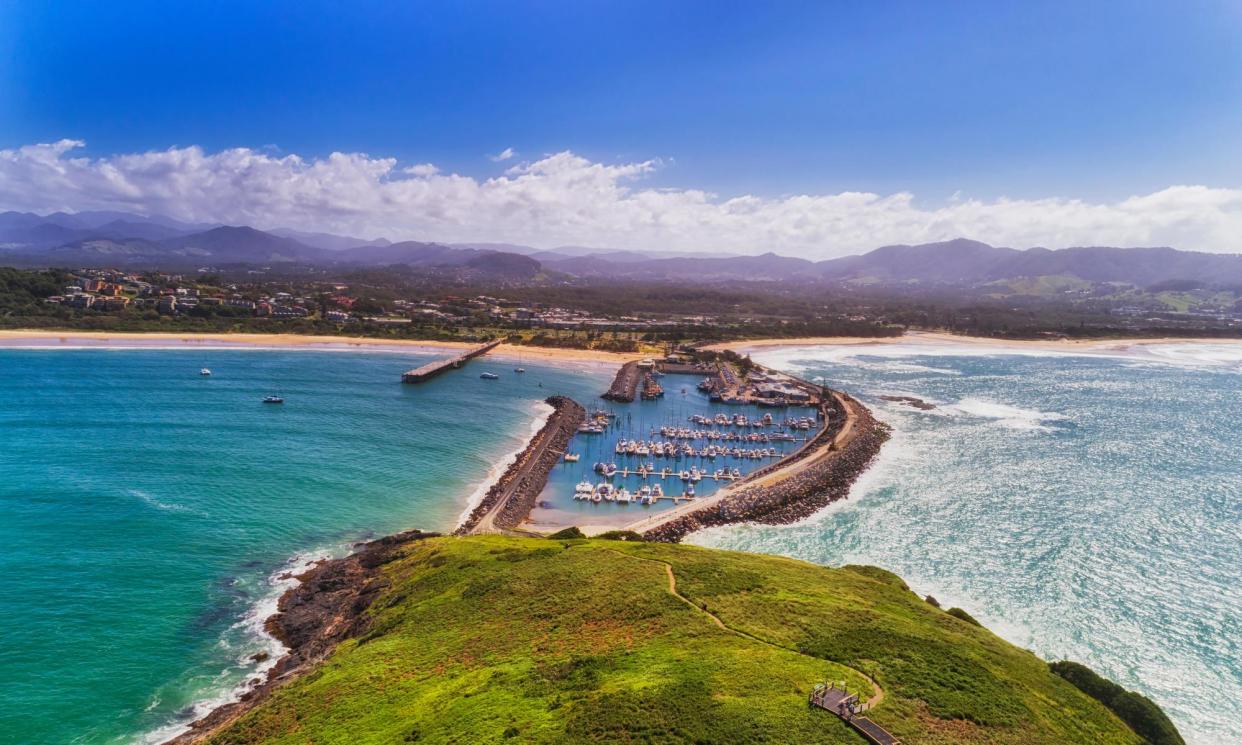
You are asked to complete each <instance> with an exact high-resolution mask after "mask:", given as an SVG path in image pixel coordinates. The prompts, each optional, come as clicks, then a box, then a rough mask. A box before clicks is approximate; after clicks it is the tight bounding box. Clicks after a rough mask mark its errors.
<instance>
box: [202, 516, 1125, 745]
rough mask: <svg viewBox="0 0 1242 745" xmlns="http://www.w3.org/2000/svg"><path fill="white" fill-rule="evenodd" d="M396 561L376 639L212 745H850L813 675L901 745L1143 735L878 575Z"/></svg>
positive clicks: (600, 557)
mask: <svg viewBox="0 0 1242 745" xmlns="http://www.w3.org/2000/svg"><path fill="white" fill-rule="evenodd" d="M403 552H404V554H403V557H402V558H401V559H399V560H397V561H394V562H392V563H391V564H388V565H386V566H385V568H384V570H383V572H384V579H385V581H386V582H387V583H388V584H387V587H386V589H385V590H384V591H383V593H382V594H381V596H380V597H379V598H378V599H377V600H376V601H375V603H374V604H373V605H372V606H371V609H370V610H369V611H368V612H369V613H370V614H371V615H372V616H373V623H372V627H371V629H370V631H369V633H367V634H366V635H365V636H363V637H362V638H360V639H355V640H350V641H347V642H345V643H343V644H342V645H341V646H339V647H338V648H337V650H336V651H335V653H334V654H333V655H332V656H331V657H330V658H329V659H328V660H327V661H326V662H325V663H324V664H322V665H321V666H320V667H319V668H317V669H316V670H315V671H313V672H311V673H310V674H308V675H306V676H304V677H303V678H301V679H299V680H296V681H294V682H293V683H291V684H289V685H286V686H284V687H282V688H280V689H278V690H277V691H276V692H275V693H274V694H273V695H272V696H271V697H270V698H269V699H268V700H267V701H265V702H263V703H262V704H261V705H260V706H258V707H257V708H256V709H254V710H253V711H251V712H249V713H248V714H247V715H245V716H244V717H242V718H241V719H240V720H239V721H237V722H235V723H234V724H233V725H232V726H231V727H230V728H228V729H227V730H225V731H224V732H222V733H219V734H218V735H217V736H216V737H215V738H213V740H212V742H215V743H312V742H313V743H401V742H425V743H450V742H453V743H503V742H523V743H526V742H558V743H559V742H570V743H575V742H582V743H587V742H609V743H611V742H625V743H666V742H692V743H761V742H767V743H783V742H789V743H861V742H863V740H862V739H861V737H859V736H858V735H857V734H855V733H854V732H853V730H851V729H849V728H848V727H847V726H846V725H845V724H843V723H842V722H840V721H839V720H838V719H837V718H836V717H834V716H833V715H831V714H829V713H827V712H824V711H818V710H811V709H809V708H808V707H807V704H806V696H807V693H808V692H809V690H810V689H811V687H812V686H813V685H814V683H816V682H817V681H823V680H826V679H828V680H837V681H845V682H846V684H847V685H848V686H849V687H850V688H851V689H852V690H856V691H862V692H867V693H866V694H865V695H870V691H872V686H871V683H870V681H869V680H868V679H867V678H866V677H865V676H864V675H863V674H862V673H861V672H859V671H863V672H865V673H867V674H868V675H870V676H872V677H874V678H875V680H876V681H878V682H879V684H880V685H881V686H882V687H883V688H884V689H885V693H886V696H885V698H884V700H883V702H882V703H881V704H880V705H879V706H878V707H877V708H876V709H875V710H874V711H873V712H872V713H871V716H872V717H873V718H874V719H875V720H876V721H877V722H879V723H880V724H881V725H883V726H884V727H886V728H888V729H889V730H890V731H892V732H893V733H894V734H896V735H897V736H899V737H901V738H902V739H904V740H905V742H906V743H908V744H909V743H927V742H930V743H972V742H973V743H984V742H986V743H1073V742H1083V743H1092V744H1093V745H1094V744H1095V743H1103V742H1107V743H1138V742H1140V740H1139V739H1138V738H1137V737H1136V736H1135V735H1134V734H1133V733H1132V732H1131V731H1130V730H1129V729H1127V728H1126V727H1125V725H1124V724H1122V722H1121V721H1120V720H1119V719H1117V717H1115V716H1114V715H1113V714H1111V713H1110V712H1109V711H1108V710H1107V709H1106V708H1105V707H1104V706H1103V705H1101V704H1100V703H1098V702H1097V701H1095V700H1094V699H1092V698H1090V697H1089V696H1087V695H1086V694H1084V693H1082V692H1081V691H1079V690H1078V689H1077V688H1075V687H1074V686H1073V685H1071V684H1070V683H1069V682H1067V681H1065V680H1063V679H1062V678H1061V677H1059V676H1057V675H1055V674H1053V673H1052V672H1051V671H1050V670H1049V669H1048V666H1047V664H1046V663H1045V662H1043V661H1042V660H1040V659H1038V658H1037V657H1035V656H1034V655H1033V654H1031V653H1029V652H1026V651H1023V650H1020V649H1017V648H1016V647H1014V646H1012V645H1010V644H1008V643H1007V642H1004V641H1003V640H1001V639H1000V638H998V637H996V636H995V635H993V634H991V633H990V632H988V631H987V630H986V629H983V628H980V627H978V626H975V625H972V624H970V623H967V622H965V621H963V620H960V619H958V618H955V617H954V616H951V615H949V614H948V613H946V612H944V611H941V610H939V609H937V608H934V607H932V606H931V605H929V604H928V603H926V602H924V601H923V600H921V599H920V598H918V597H917V596H915V595H914V593H912V592H910V591H909V590H908V589H906V587H905V585H904V584H903V583H902V582H901V580H900V579H898V578H897V577H895V576H894V575H892V574H889V573H887V572H884V571H882V570H879V569H875V568H872V567H847V568H842V569H828V568H824V567H817V566H813V565H810V564H805V563H802V562H798V561H793V560H789V559H783V558H778V557H768V556H755V555H750V554H739V553H732V552H723V551H713V550H708V549H701V548H696V547H693V546H681V545H667V544H651V543H633V542H628V541H600V540H576V539H575V540H561V541H552V540H544V539H521V538H501V537H472V538H437V539H429V540H425V541H421V542H416V543H413V544H411V545H409V546H408V547H406V548H404V549H403ZM665 565H668V566H671V567H672V568H673V571H674V574H675V577H676V580H677V589H678V591H679V593H680V594H681V595H683V596H684V597H685V598H686V599H687V600H688V601H690V603H693V605H694V606H698V607H697V608H696V607H692V606H691V605H690V604H688V603H686V602H683V600H682V599H680V598H678V597H676V596H674V595H672V594H670V593H669V591H668V576H667V569H666V566H665ZM703 609H705V610H706V611H708V612H710V613H711V614H714V615H715V616H717V617H718V618H719V619H721V621H722V622H723V623H724V624H725V625H726V626H727V627H729V628H725V629H722V628H719V627H718V626H717V625H716V624H715V622H714V621H713V620H712V618H711V616H709V615H708V613H705V612H704V611H703ZM730 629H735V630H736V631H733V630H730ZM738 632H740V633H738Z"/></svg>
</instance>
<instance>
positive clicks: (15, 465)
mask: <svg viewBox="0 0 1242 745" xmlns="http://www.w3.org/2000/svg"><path fill="white" fill-rule="evenodd" d="M431 357H432V355H419V354H409V353H359V352H301V351H288V350H285V351H272V350H245V351H241V350H98V349H95V350H80V351H73V350H55V351H41V350H0V372H2V374H0V547H2V549H0V573H2V574H3V576H4V578H5V581H4V582H3V583H0V680H4V681H5V686H6V689H5V697H4V700H5V706H3V707H0V742H12V743H64V742H82V743H101V742H130V741H133V740H134V739H138V738H140V737H141V736H142V735H143V733H147V736H148V737H149V738H151V739H158V737H159V736H160V735H163V734H167V733H169V732H170V731H172V730H170V729H169V726H170V725H175V724H176V723H178V722H184V721H186V720H187V719H189V718H190V717H192V715H193V713H194V710H193V709H191V708H190V707H193V705H194V704H196V703H198V704H199V706H198V709H197V710H198V711H202V710H203V708H205V703H206V702H208V701H210V700H213V699H216V700H218V698H219V697H220V696H221V695H223V694H225V693H227V692H228V691H230V690H231V689H232V688H233V687H234V686H236V685H237V684H238V683H241V682H243V681H245V680H247V679H248V678H253V677H255V676H256V675H258V674H259V673H261V672H262V670H263V668H264V665H263V664H260V663H257V662H255V661H253V660H250V659H248V658H249V656H250V655H253V654H255V653H258V652H263V651H267V652H269V653H275V652H278V651H279V650H278V648H277V647H276V645H275V644H274V642H273V641H272V640H271V639H268V638H265V637H264V636H263V635H262V634H261V633H259V631H260V628H261V622H262V619H263V618H264V617H266V615H268V614H269V613H270V612H271V610H272V608H274V603H275V598H276V597H277V596H278V595H279V592H280V590H281V588H282V587H284V586H287V585H288V584H289V581H288V580H287V579H286V580H281V579H280V577H281V576H282V575H283V574H284V573H285V572H287V571H288V570H289V569H291V568H292V567H294V566H296V565H298V564H304V563H305V562H306V561H308V560H310V559H312V558H314V557H316V556H322V555H326V554H339V553H343V552H344V551H346V550H347V549H348V546H349V545H350V543H351V542H352V541H356V540H359V539H362V538H366V537H369V536H376V535H383V534H387V533H391V532H395V531H398V530H403V529H407V528H412V527H418V528H423V529H430V530H447V529H451V528H452V526H453V525H454V524H455V523H456V522H457V519H458V517H459V515H460V514H461V512H462V511H463V509H464V507H465V500H466V498H467V497H468V495H470V494H471V492H472V491H475V488H476V486H477V485H478V484H479V483H480V482H481V481H482V480H483V479H484V478H485V476H486V475H487V474H488V472H489V471H490V470H494V469H496V468H498V467H500V468H502V467H503V465H504V461H505V456H506V455H507V454H509V453H511V452H513V451H515V450H517V449H520V448H521V447H522V446H523V445H524V444H525V440H526V438H527V437H528V436H529V433H530V429H531V426H532V424H534V423H535V422H536V415H537V413H538V411H539V408H540V407H541V404H540V403H539V402H540V401H541V400H542V399H543V398H545V397H546V396H549V395H551V394H553V393H566V394H569V395H571V396H574V397H576V398H578V400H588V399H590V398H592V397H593V396H595V395H597V394H598V392H599V391H601V390H603V389H604V387H606V385H607V381H608V380H609V379H610V377H611V374H612V370H611V369H608V368H606V367H601V366H577V367H568V368H566V367H561V368H551V367H545V366H540V365H536V364H533V363H526V367H527V370H528V372H527V373H525V374H524V375H516V374H513V373H512V372H511V368H512V364H511V363H505V362H503V361H501V360H492V359H484V360H480V361H476V362H474V363H471V365H470V366H469V367H467V368H466V369H464V370H461V371H458V372H453V373H450V374H447V375H445V376H443V377H440V378H437V379H436V380H434V381H431V382H428V383H425V384H421V385H417V386H403V385H401V384H400V382H399V380H400V373H401V371H402V370H405V369H408V368H410V367H413V366H415V365H416V364H419V363H421V362H422V361H425V360H427V359H430V358H431ZM204 366H206V367H210V368H211V370H212V371H213V373H214V374H213V375H212V376H210V377H200V376H199V374H198V372H199V368H201V367H204ZM484 370H494V371H496V372H497V373H500V375H501V379H500V380H496V381H484V380H480V379H479V377H478V373H479V372H482V371H484ZM540 383H542V384H543V387H542V388H540V387H539V384H540ZM269 393H280V394H282V395H283V396H284V397H285V400H286V403H285V404H284V405H279V406H277V405H264V404H262V403H260V399H261V398H262V397H263V396H264V395H267V394H269ZM543 408H546V407H543ZM266 664H270V662H269V663H266Z"/></svg>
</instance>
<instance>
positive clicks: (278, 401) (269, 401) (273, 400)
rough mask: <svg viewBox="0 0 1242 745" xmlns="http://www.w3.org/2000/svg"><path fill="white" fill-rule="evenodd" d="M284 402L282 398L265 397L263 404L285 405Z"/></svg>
mask: <svg viewBox="0 0 1242 745" xmlns="http://www.w3.org/2000/svg"><path fill="white" fill-rule="evenodd" d="M284 402H285V400H284V399H283V398H281V397H280V396H264V397H263V403H265V404H283V403H284Z"/></svg>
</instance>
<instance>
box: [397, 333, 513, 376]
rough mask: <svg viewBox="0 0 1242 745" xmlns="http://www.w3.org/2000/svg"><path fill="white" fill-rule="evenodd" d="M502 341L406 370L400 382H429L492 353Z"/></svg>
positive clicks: (497, 340) (492, 342)
mask: <svg viewBox="0 0 1242 745" xmlns="http://www.w3.org/2000/svg"><path fill="white" fill-rule="evenodd" d="M503 341H504V339H496V340H495V341H489V342H487V343H485V344H480V345H479V346H477V347H473V348H471V349H468V350H466V351H465V352H462V353H461V354H459V355H457V356H456V357H450V358H448V359H443V360H436V361H434V362H428V363H427V364H425V365H423V366H422V367H416V368H414V369H413V370H406V371H405V372H404V373H402V375H401V382H402V383H421V382H423V381H424V380H430V379H432V378H434V377H435V376H437V375H439V374H440V373H442V372H444V371H446V370H453V369H455V368H458V367H461V366H462V365H464V364H466V363H467V362H469V361H470V360H472V359H474V358H475V357H479V356H482V355H485V354H487V353H488V352H490V351H492V350H493V349H495V348H496V347H498V346H500V344H501V342H503Z"/></svg>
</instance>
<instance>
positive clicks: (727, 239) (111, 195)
mask: <svg viewBox="0 0 1242 745" xmlns="http://www.w3.org/2000/svg"><path fill="white" fill-rule="evenodd" d="M81 147H83V143H82V142H79V141H75V140H61V141H60V142H55V143H49V144H37V145H27V146H25V147H20V148H15V149H9V150H0V209H15V210H29V211H35V212H50V211H54V210H67V211H80V210H93V209H115V210H127V211H132V212H139V213H143V214H163V215H168V216H170V217H174V218H178V219H182V220H189V221H202V222H222V223H228V224H249V225H254V226H256V227H266V228H273V227H281V226H287V227H293V228H297V229H300V230H315V231H327V232H337V233H346V234H352V235H385V236H387V237H389V238H392V239H394V240H400V239H419V240H434V241H453V242H474V241H479V242H482V241H495V242H508V243H526V244H530V245H535V246H543V247H551V246H556V245H563V244H574V245H591V246H607V247H615V248H648V249H656V248H658V249H672V250H681V251H693V250H704V251H707V250H711V251H735V252H739V253H759V252H764V251H776V252H778V253H784V254H788V255H796V256H805V257H808V258H826V257H830V256H839V255H843V254H848V253H857V252H860V251H865V250H868V249H871V248H875V247H876V246H880V245H884V244H889V243H921V242H926V241H934V240H944V239H949V238H955V237H959V236H968V237H971V238H976V239H979V240H983V241H987V242H989V243H993V244H995V245H1007V246H1016V247H1027V246H1036V245H1042V246H1048V247H1054V248H1055V247H1064V246H1074V245H1114V246H1137V245H1170V246H1175V247H1178V248H1184V249H1193V250H1202V251H1220V252H1224V251H1239V250H1242V241H1239V237H1240V236H1242V190H1239V189H1225V188H1210V187H1206V186H1171V187H1169V188H1166V189H1163V190H1161V191H1157V192H1155V193H1152V194H1146V195H1138V196H1132V197H1129V198H1127V199H1122V200H1119V201H1114V202H1100V203H1093V202H1086V201H1082V200H1078V199H1072V198H1063V197H1050V198H1047V199H1023V200H1017V199H995V200H978V199H970V198H966V197H962V196H960V195H958V196H956V197H955V198H954V199H951V200H948V201H947V202H945V203H944V204H942V205H939V206H931V207H925V206H920V205H917V204H916V203H915V201H914V197H913V195H911V194H908V193H896V194H887V195H881V194H872V193H865V192H842V193H839V194H819V195H816V194H804V195H793V196H786V197H780V198H769V197H759V196H753V195H738V196H729V197H725V196H721V195H718V194H713V193H711V192H708V191H703V190H699V189H692V188H653V187H650V186H646V185H644V183H643V180H644V178H645V177H646V176H648V175H649V174H650V173H652V172H653V171H656V170H657V169H660V168H661V167H662V166H663V164H662V163H661V162H660V161H658V160H650V161H643V162H638V163H617V164H609V163H598V162H593V161H591V160H588V159H586V158H583V157H581V156H579V155H576V154H574V153H571V152H562V153H556V154H554V155H549V156H546V157H543V158H541V159H539V160H536V161H533V162H523V163H520V164H518V165H514V166H511V167H510V168H508V169H506V170H505V172H504V173H503V174H501V175H499V176H496V177H493V178H488V179H477V178H473V177H469V176H463V175H459V174H454V173H444V172H442V171H441V170H440V169H438V168H437V167H436V166H434V165H432V164H429V163H424V164H420V165H413V166H407V167H401V166H399V165H398V163H397V161H396V160H395V159H393V158H382V157H372V156H370V155H366V154H363V153H333V154H331V155H329V156H327V157H324V158H315V159H303V158H301V157H299V156H297V155H293V154H287V155H280V154H278V153H273V152H269V151H266V150H251V149H247V148H237V149H231V150H222V151H220V152H215V153H207V152H204V151H203V150H202V149H201V148H199V147H182V148H170V149H168V150H159V151H149V152H142V153H129V154H119V155H112V156H107V157H97V158H89V157H81V156H79V155H77V151H78V150H79V149H80V148H81Z"/></svg>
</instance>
